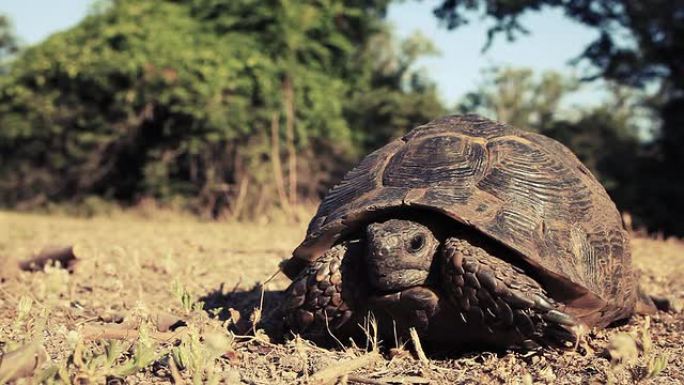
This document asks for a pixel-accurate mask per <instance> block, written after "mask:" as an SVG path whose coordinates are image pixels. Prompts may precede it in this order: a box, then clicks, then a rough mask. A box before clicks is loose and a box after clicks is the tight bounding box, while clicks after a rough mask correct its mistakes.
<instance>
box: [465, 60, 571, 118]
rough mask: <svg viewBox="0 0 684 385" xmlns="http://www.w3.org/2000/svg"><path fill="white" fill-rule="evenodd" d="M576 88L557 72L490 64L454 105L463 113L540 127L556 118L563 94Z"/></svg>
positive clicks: (564, 95) (569, 80)
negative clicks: (538, 73)
mask: <svg viewBox="0 0 684 385" xmlns="http://www.w3.org/2000/svg"><path fill="white" fill-rule="evenodd" d="M576 89H577V82H576V81H575V80H573V79H570V78H566V77H563V76H562V75H560V74H559V73H557V72H553V71H547V72H544V73H543V74H541V76H535V74H534V73H533V72H532V70H530V69H527V68H508V67H504V68H497V67H494V68H491V69H488V70H486V71H485V72H484V81H483V83H482V84H481V85H480V86H479V87H478V89H477V90H476V91H473V92H469V93H468V94H466V96H465V97H464V100H463V101H462V102H461V103H460V104H459V105H458V106H457V109H458V110H459V111H460V112H462V113H480V114H482V115H484V116H489V117H491V118H494V119H497V120H500V121H502V122H506V123H509V124H512V125H513V126H515V127H524V128H526V129H529V130H532V131H540V130H541V129H543V128H544V127H546V126H548V124H549V123H550V122H551V121H552V120H554V118H556V115H557V114H558V111H559V105H560V103H561V101H562V99H563V98H564V97H566V96H567V95H568V94H569V93H571V92H572V91H575V90H576Z"/></svg>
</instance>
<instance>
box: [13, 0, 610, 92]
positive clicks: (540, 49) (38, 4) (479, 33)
mask: <svg viewBox="0 0 684 385" xmlns="http://www.w3.org/2000/svg"><path fill="white" fill-rule="evenodd" d="M92 3H93V0H0V13H5V14H8V15H9V16H10V18H11V19H12V21H13V23H14V27H15V31H16V33H17V35H18V36H19V38H20V40H21V42H22V43H24V44H35V43H38V42H40V41H41V40H43V39H45V38H46V37H48V36H49V35H50V34H52V33H55V32H57V31H60V30H64V29H67V28H69V27H71V26H73V25H75V24H77V23H78V22H79V21H80V20H81V19H82V18H83V17H84V16H85V15H86V14H87V13H88V11H89V9H90V7H91V5H92ZM437 3H438V1H430V0H423V1H417V0H404V1H403V2H397V3H395V4H394V5H392V6H391V7H390V9H389V12H388V15H387V17H388V20H389V21H390V23H392V25H393V26H394V29H395V32H396V34H397V36H398V37H400V38H405V37H407V36H410V35H411V34H413V33H415V32H416V31H419V32H420V33H422V34H423V35H424V36H427V37H428V38H430V39H431V40H432V41H433V43H434V44H435V46H436V47H437V48H438V50H439V51H440V55H438V56H434V57H428V58H423V59H421V60H420V61H419V62H418V63H417V65H418V66H419V67H422V68H424V69H425V71H427V73H428V74H429V75H430V77H431V78H432V79H433V80H434V81H435V82H436V83H437V88H438V91H439V94H440V97H441V99H442V100H443V101H444V102H446V103H447V105H454V104H455V103H456V102H457V101H458V100H459V98H460V97H462V96H463V95H464V94H465V93H466V92H468V91H471V90H473V89H474V88H475V87H477V85H478V84H479V83H480V82H481V81H482V75H481V72H482V70H483V69H485V68H489V67H492V66H494V65H497V66H506V65H508V66H515V67H529V68H531V69H533V70H535V71H545V70H557V71H561V72H572V71H573V68H574V67H572V66H570V64H569V63H568V62H569V61H570V60H571V59H573V58H575V57H577V56H578V55H579V54H580V53H581V52H582V49H583V48H584V47H585V46H586V45H587V43H589V42H590V41H592V40H593V39H594V38H595V37H596V36H597V33H596V31H594V30H591V29H589V28H587V27H584V26H582V25H580V24H578V23H575V22H573V21H571V20H569V19H567V18H565V17H564V16H563V15H562V13H561V12H558V11H555V10H543V11H541V12H538V13H533V14H529V15H527V16H525V17H524V18H523V19H522V22H523V23H522V24H523V25H524V26H525V27H526V28H527V29H528V30H530V34H529V35H526V36H521V37H520V38H519V39H518V40H517V41H515V42H513V43H510V42H507V41H506V40H505V38H504V37H503V36H501V37H499V38H498V39H497V40H496V41H495V42H494V44H493V45H492V47H491V48H490V49H489V50H488V51H486V52H484V53H483V52H482V48H483V46H484V44H485V42H486V32H487V27H488V26H489V24H488V23H487V22H483V21H481V20H477V19H475V20H473V22H472V23H471V24H470V25H468V26H465V27H461V28H459V29H457V30H455V31H448V30H447V29H446V28H444V27H442V26H440V25H439V24H438V20H437V18H435V17H434V16H433V14H432V9H433V8H434V7H435V5H436V4H437ZM600 98H601V92H600V90H598V89H596V88H595V87H594V89H591V87H589V88H588V89H586V90H585V91H584V92H582V93H581V94H580V95H577V96H576V97H575V101H576V102H577V103H578V104H593V103H594V102H596V101H597V100H599V99H600Z"/></svg>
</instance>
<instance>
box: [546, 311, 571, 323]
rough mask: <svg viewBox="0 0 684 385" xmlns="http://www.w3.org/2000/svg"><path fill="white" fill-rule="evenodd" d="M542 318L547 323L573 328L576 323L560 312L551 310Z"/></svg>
mask: <svg viewBox="0 0 684 385" xmlns="http://www.w3.org/2000/svg"><path fill="white" fill-rule="evenodd" d="M542 318H544V319H545V320H547V321H550V322H555V323H558V324H561V325H568V326H575V325H577V322H575V319H574V318H572V317H571V316H569V315H567V314H565V313H563V312H560V311H558V310H551V311H548V312H546V313H544V314H542Z"/></svg>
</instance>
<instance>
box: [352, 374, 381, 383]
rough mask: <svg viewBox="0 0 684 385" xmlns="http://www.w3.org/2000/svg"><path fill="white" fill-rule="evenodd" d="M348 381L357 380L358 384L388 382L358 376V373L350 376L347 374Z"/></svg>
mask: <svg viewBox="0 0 684 385" xmlns="http://www.w3.org/2000/svg"><path fill="white" fill-rule="evenodd" d="M347 381H349V382H356V383H357V384H368V385H387V382H384V381H379V380H374V379H372V378H366V377H361V376H356V375H354V374H350V375H348V376H347Z"/></svg>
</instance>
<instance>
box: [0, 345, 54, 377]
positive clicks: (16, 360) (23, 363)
mask: <svg viewBox="0 0 684 385" xmlns="http://www.w3.org/2000/svg"><path fill="white" fill-rule="evenodd" d="M47 360H48V354H47V352H46V351H45V348H44V347H43V345H41V344H39V343H35V342H34V343H32V344H30V345H26V346H22V347H21V348H19V349H17V350H14V351H11V352H9V353H6V354H4V355H2V356H0V384H2V383H5V382H8V381H13V380H16V379H18V378H23V377H29V376H31V375H33V373H34V372H35V370H36V369H38V368H39V367H40V366H41V365H42V364H43V363H44V362H45V361H47Z"/></svg>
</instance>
